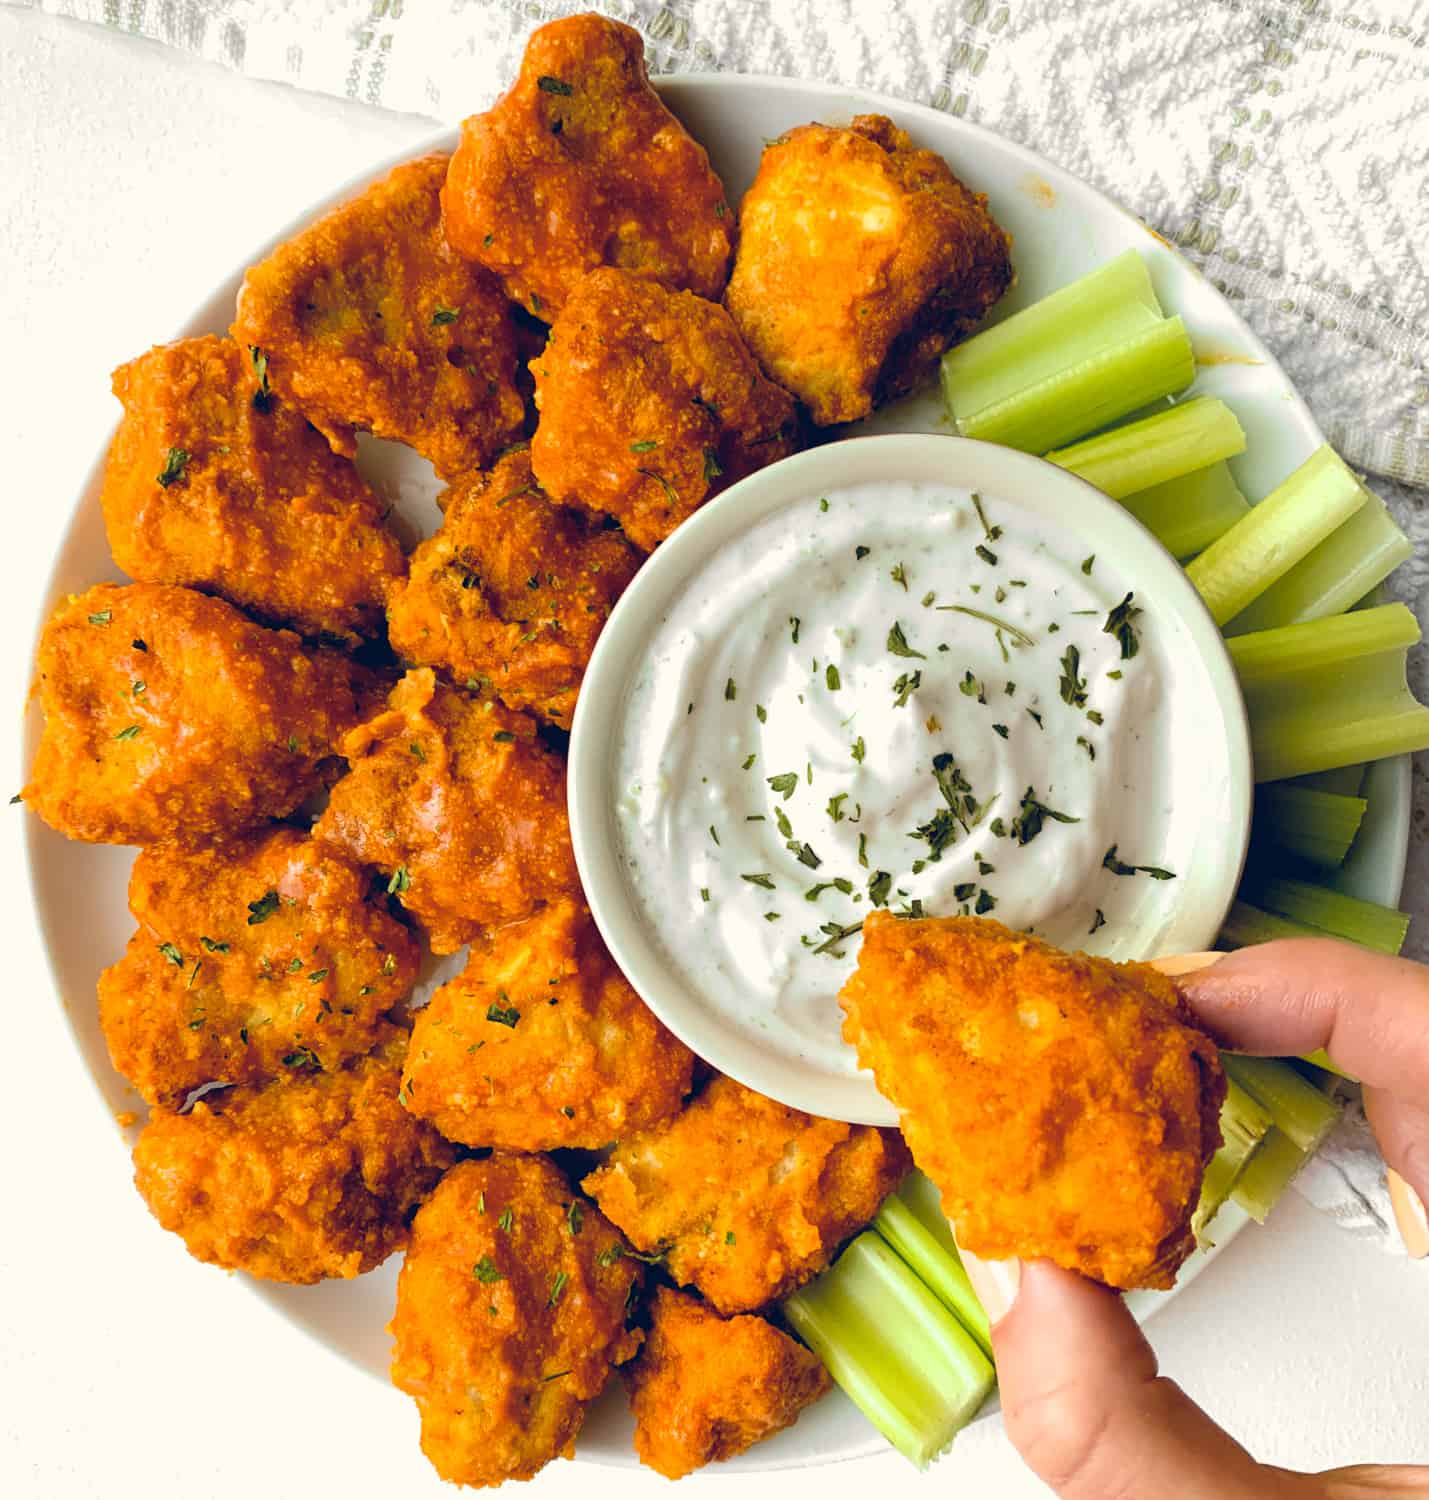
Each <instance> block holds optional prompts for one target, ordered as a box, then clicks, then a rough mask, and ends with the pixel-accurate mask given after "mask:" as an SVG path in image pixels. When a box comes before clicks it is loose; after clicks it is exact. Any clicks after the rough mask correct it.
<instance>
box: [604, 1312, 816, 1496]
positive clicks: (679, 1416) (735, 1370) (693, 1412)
mask: <svg viewBox="0 0 1429 1500" xmlns="http://www.w3.org/2000/svg"><path fill="white" fill-rule="evenodd" d="M653 1305H654V1315H653V1317H652V1319H651V1323H650V1332H649V1334H648V1335H647V1336H646V1339H645V1344H644V1347H643V1348H642V1349H641V1351H640V1354H639V1357H638V1358H637V1359H635V1360H634V1361H632V1363H630V1364H629V1365H627V1366H626V1367H625V1380H626V1385H627V1386H628V1388H629V1390H630V1409H631V1411H633V1412H634V1413H635V1451H636V1453H638V1454H639V1455H640V1462H641V1463H643V1464H645V1465H646V1466H647V1467H648V1468H651V1469H654V1470H655V1472H656V1473H657V1474H663V1475H664V1476H665V1478H666V1479H683V1478H684V1477H685V1475H686V1474H693V1473H694V1471H695V1470H696V1469H699V1468H703V1466H704V1465H705V1464H708V1463H717V1462H719V1461H720V1460H722V1459H726V1458H734V1457H735V1456H736V1455H737V1454H740V1453H743V1452H745V1451H746V1450H747V1449H749V1448H752V1447H753V1446H754V1445H755V1443H758V1442H762V1441H763V1440H764V1439H765V1438H767V1437H773V1436H774V1434H775V1433H776V1432H782V1431H783V1430H784V1429H785V1428H786V1427H792V1426H793V1425H794V1423H795V1422H797V1421H798V1420H799V1413H800V1412H802V1411H803V1410H804V1408H805V1407H806V1406H810V1405H812V1404H813V1403H814V1402H815V1401H817V1400H818V1399H819V1397H820V1396H822V1395H824V1394H825V1392H827V1391H828V1390H829V1389H830V1387H831V1386H832V1384H833V1382H832V1381H831V1380H830V1379H829V1373H828V1371H827V1370H825V1369H824V1367H823V1365H821V1364H820V1363H819V1361H818V1360H817V1359H816V1358H815V1357H814V1355H812V1354H810V1353H809V1351H808V1350H807V1349H806V1348H805V1347H804V1346H803V1345H802V1344H799V1343H796V1342H795V1341H794V1340H793V1339H791V1338H790V1337H789V1335H788V1334H786V1333H781V1332H780V1331H779V1330H778V1329H777V1328H775V1327H774V1326H773V1324H771V1323H766V1322H765V1321H764V1319H763V1318H756V1317H751V1316H748V1315H745V1316H741V1317H736V1318H722V1317H720V1315H719V1314H718V1313H717V1312H715V1311H713V1309H711V1308H709V1307H707V1306H706V1305H705V1304H704V1303H703V1302H700V1301H698V1300H697V1299H696V1298H694V1297H691V1296H689V1295H688V1293H685V1292H674V1291H671V1290H670V1289H669V1287H663V1286H662V1287H659V1288H657V1289H656V1292H655V1298H654V1304H653Z"/></svg>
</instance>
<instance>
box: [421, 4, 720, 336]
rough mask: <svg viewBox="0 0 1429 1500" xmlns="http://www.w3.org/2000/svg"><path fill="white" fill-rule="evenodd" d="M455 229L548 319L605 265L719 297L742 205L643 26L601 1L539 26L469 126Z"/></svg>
mask: <svg viewBox="0 0 1429 1500" xmlns="http://www.w3.org/2000/svg"><path fill="white" fill-rule="evenodd" d="M442 207H443V209H444V210H445V213H446V226H447V237H448V238H449V239H450V240H451V243H452V244H453V245H454V246H455V247H456V249H458V250H459V251H460V252H461V253H462V254H463V255H466V256H469V257H470V258H471V259H472V260H476V261H480V262H481V263H482V265H485V266H489V267H490V268H491V269H492V270H493V271H494V272H496V274H497V275H499V276H500V277H501V278H502V280H503V282H504V284H505V287H506V292H507V295H508V296H509V297H510V298H511V300H512V301H513V302H517V303H519V304H520V305H521V306H522V307H524V308H527V309H528V310H529V311H531V312H533V313H535V314H536V315H537V316H538V317H542V318H545V319H546V320H547V321H548V322H549V321H550V319H551V318H553V317H554V316H555V315H556V314H557V313H559V312H560V311H561V309H562V308H563V307H564V306H565V303H566V299H567V298H568V297H569V296H570V294H571V291H572V289H573V288H574V286H575V284H576V282H577V281H579V280H580V278H581V276H582V275H584V274H585V272H587V271H590V270H593V269H594V268H595V267H596V266H601V265H609V266H620V267H621V268H622V269H624V270H627V271H633V272H634V273H635V274H636V275H639V276H650V277H653V278H654V279H655V280H657V281H661V282H664V283H665V284H666V285H667V286H670V287H677V288H684V289H686V290H689V291H693V292H698V293H699V294H700V295H701V296H702V297H711V298H715V297H718V296H719V294H720V293H721V292H722V291H723V290H724V282H725V276H726V273H727V272H728V270H729V252H730V240H731V231H732V228H733V215H732V214H731V213H730V212H729V210H728V208H727V206H726V204H725V198H724V187H723V186H722V185H721V183H720V180H719V178H718V177H716V176H715V174H714V173H713V172H712V171H711V170H710V161H709V156H708V155H707V154H706V152H705V149H704V147H703V146H701V145H699V144H698V143H697V142H695V141H693V140H691V138H690V137H689V135H687V134H686V132H685V129H684V127H683V126H682V125H681V124H680V122H679V121H678V120H677V119H676V118H675V117H674V115H672V114H671V113H670V111H669V110H668V109H666V108H665V106H664V105H663V104H662V103H661V102H660V96H659V95H658V94H657V93H656V92H655V90H654V89H652V88H651V87H650V81H649V78H648V77H647V75H646V72H645V48H644V43H643V42H642V41H641V39H640V34H639V32H636V31H632V30H631V28H630V27H629V26H622V25H621V24H620V22H618V21H611V20H607V19H606V18H605V17H604V16H597V15H591V14H585V15H575V16H568V17H566V18H565V19H563V20H559V21H552V22H550V23H549V24H548V25H546V26H542V27H540V28H539V29H538V30H536V31H534V32H532V34H531V39H530V41H529V42H528V43H527V44H526V55H525V57H524V58H523V59H522V62H521V72H520V75H519V77H518V78H517V80H516V82H515V83H514V84H513V85H512V86H511V88H509V89H508V90H507V91H506V93H505V94H503V95H502V96H501V98H500V99H498V100H497V102H496V104H495V105H494V106H493V107H492V108H491V109H489V110H487V111H486V113H485V114H480V115H473V116H472V117H471V118H470V119H469V120H467V121H466V122H465V124H464V125H463V126H462V134H461V145H460V146H459V147H458V148H457V153H456V155H455V156H454V157H453V158H452V164H451V168H450V170H449V171H448V173H447V184H446V188H445V189H444V190H443V193H442Z"/></svg>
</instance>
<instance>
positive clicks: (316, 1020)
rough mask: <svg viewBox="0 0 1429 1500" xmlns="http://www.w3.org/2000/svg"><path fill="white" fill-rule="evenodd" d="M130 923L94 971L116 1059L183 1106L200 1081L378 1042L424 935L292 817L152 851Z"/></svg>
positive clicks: (143, 857)
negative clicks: (127, 934) (123, 946)
mask: <svg viewBox="0 0 1429 1500" xmlns="http://www.w3.org/2000/svg"><path fill="white" fill-rule="evenodd" d="M129 910H130V911H131V912H133V914H134V918H135V920H136V921H137V922H138V923H139V930H138V931H137V932H136V933H135V934H134V936H133V937H132V938H131V939H130V941H129V947H128V950H127V951H126V952H125V955H124V957H123V958H122V959H120V961H119V962H118V963H117V964H115V965H114V966H113V967H112V968H110V969H106V970H105V971H104V973H103V974H101V975H100V976H99V1020H100V1024H101V1025H102V1026H103V1028H104V1037H105V1040H106V1042H108V1044H109V1055H110V1057H111V1058H112V1059H113V1062H114V1066H115V1068H116V1069H117V1070H118V1071H119V1072H120V1073H122V1074H123V1075H124V1076H125V1077H126V1078H127V1079H128V1080H129V1082H130V1083H132V1084H133V1085H134V1087H135V1088H136V1089H138V1090H139V1092H140V1094H142V1095H143V1097H144V1099H145V1100H146V1101H147V1102H148V1103H150V1104H161V1105H164V1106H166V1107H167V1108H170V1109H177V1108H178V1107H179V1106H180V1105H182V1104H183V1102H184V1100H185V1098H187V1096H188V1095H189V1094H190V1093H191V1092H192V1091H193V1090H194V1089H196V1088H199V1087H201V1086H202V1085H204V1084H208V1083H243V1084H255V1083H266V1082H267V1081H269V1080H270V1079H273V1078H276V1077H280V1076H281V1075H283V1074H285V1073H288V1072H293V1071H299V1070H304V1069H310V1068H314V1067H317V1068H322V1069H325V1070H327V1071H328V1072H331V1071H333V1070H334V1069H335V1068H337V1067H339V1066H340V1065H341V1064H342V1063H344V1062H346V1061H347V1060H348V1059H349V1058H351V1057H355V1056H359V1055H361V1054H362V1053H364V1052H367V1051H368V1050H369V1049H370V1048H371V1047H373V1046H374V1045H375V1044H376V1043H377V1041H378V1040H379V1038H380V1037H381V1036H383V1035H384V1034H385V1033H387V1032H388V1031H389V1030H390V1027H389V1026H388V1024H387V1018H388V1016H389V1014H390V1013H391V1012H392V1011H393V1009H394V1008H395V1007H396V1006H398V1005H399V1004H400V1002H401V1001H402V1000H403V999H404V998H405V997H406V995H407V993H408V991H410V990H411V988H412V985H413V983H414V982H415V981H416V978H417V960H418V952H417V942H416V939H415V938H414V937H413V936H412V934H411V933H410V932H409V931H408V930H407V929H406V928H405V927H404V926H402V924H401V923H400V922H397V921H394V920H393V918H392V917H391V916H389V915H388V913H387V911H386V909H385V905H384V904H383V902H381V901H379V900H376V899H373V897H372V889H371V882H370V881H369V880H368V878H367V876H366V875H364V874H363V873H362V872H361V871H360V870H358V868H357V867H356V866H355V865H353V864H351V863H349V862H348V861H347V860H346V859H344V858H342V857H341V856H340V855H337V854H334V853H333V852H332V851H331V850H324V849H322V848H320V847H319V845H317V844H316V843H314V842H313V840H312V839H310V838H309V837H307V836H306V835H305V834H303V833H301V832H299V830H298V829H296V828H283V827H279V828H274V829H272V830H271V831H270V832H268V833H259V834H253V835H250V836H249V837H247V838H243V839H238V840H235V841H233V842H230V843H222V844H217V845H212V846H210V847H208V848H204V849H195V850H189V851H186V850H182V849H176V848H173V847H172V846H170V847H161V848H155V849H145V850H143V851H141V852H140V855H139V858H138V859H137V860H136V861H135V862H134V870H133V873H132V874H131V876H130V878H129Z"/></svg>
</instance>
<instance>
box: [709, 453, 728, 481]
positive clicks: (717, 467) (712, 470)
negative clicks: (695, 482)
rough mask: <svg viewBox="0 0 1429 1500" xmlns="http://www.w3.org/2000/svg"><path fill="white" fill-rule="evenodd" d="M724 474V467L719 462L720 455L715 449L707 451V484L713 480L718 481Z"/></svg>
mask: <svg viewBox="0 0 1429 1500" xmlns="http://www.w3.org/2000/svg"><path fill="white" fill-rule="evenodd" d="M723 473H724V465H723V464H721V463H720V461H719V455H718V454H717V453H716V452H715V451H714V449H713V448H706V449H705V483H706V484H708V483H709V482H710V480H712V479H718V478H719V476H720V475H721V474H723Z"/></svg>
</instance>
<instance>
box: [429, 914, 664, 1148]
mask: <svg viewBox="0 0 1429 1500" xmlns="http://www.w3.org/2000/svg"><path fill="white" fill-rule="evenodd" d="M693 1066H694V1055H693V1054H692V1053H691V1052H690V1050H689V1049H688V1048H687V1047H686V1046H684V1044H683V1043H681V1042H679V1041H677V1040H676V1039H675V1038H674V1037H673V1036H671V1034H670V1033H669V1032H668V1031H666V1030H665V1028H664V1026H662V1025H661V1024H660V1022H659V1021H658V1020H657V1019H656V1018H655V1015H654V1014H653V1012H651V1011H650V1010H649V1009H647V1007H646V1006H645V1003H644V1002H643V1001H642V1000H641V999H640V997H639V995H637V994H636V993H635V991H634V990H633V989H631V987H630V985H629V984H628V983H627V982H626V979H625V976H624V975H623V974H622V973H621V972H620V970H619V969H617V968H616V967H615V962H614V960H613V959H612V958H611V956H610V955H609V953H607V952H606V951H605V944H604V943H602V942H601V940H600V934H599V932H597V931H596V926H595V923H594V922H593V921H592V920H591V916H590V912H589V911H588V910H587V909H586V908H585V907H584V906H583V905H581V904H580V903H579V902H576V901H572V900H569V899H565V898H563V899H561V900H558V901H555V902H553V903H552V904H551V905H550V906H547V907H545V908H544V909H543V910H541V911H539V912H537V913H536V915H535V916H534V917H528V918H527V919H526V921H524V922H517V923H513V924H511V925H509V926H506V927H500V928H497V929H496V930H495V931H494V932H492V933H491V934H490V936H489V938H488V939H487V940H485V941H484V942H480V943H474V944H473V945H472V950H471V956H470V958H469V959H468V960H467V966H466V971H465V973H463V974H462V975H461V977H460V978H458V979H453V980H452V981H451V982H450V983H448V984H444V985H443V986H442V987H441V988H440V989H439V990H438V991H437V992H436V994H435V995H433V996H432V1000H431V1003H430V1004H429V1005H427V1006H425V1007H424V1008H423V1009H422V1010H421V1011H419V1012H418V1013H417V1019H416V1024H415V1027H414V1029H413V1032H412V1047H411V1051H410V1052H409V1053H408V1056H407V1070H406V1073H405V1074H404V1077H403V1082H404V1085H405V1088H406V1098H407V1107H408V1108H409V1109H411V1110H412V1111H413V1112H414V1113H416V1114H419V1115H421V1116H422V1117H423V1118H424V1119H427V1120H430V1121H431V1122H432V1123H433V1124H434V1125H435V1126H436V1127H437V1129H438V1130H440V1131H441V1133H442V1134H443V1135H444V1136H446V1137H447V1139H448V1140H453V1141H462V1142H464V1143H465V1144H466V1145H468V1146H509V1147H511V1148H512V1149H514V1150H517V1151H549V1150H552V1149H554V1148H555V1147H557V1146H581V1147H586V1148H589V1149H591V1150H594V1149H596V1148H598V1147H600V1146H604V1145H608V1144H609V1143H610V1142H611V1141H613V1140H615V1139H616V1138H617V1137H618V1136H621V1135H625V1134H628V1133H629V1132H630V1131H633V1130H644V1129H647V1128H648V1127H650V1126H652V1125H659V1124H661V1123H663V1122H664V1121H665V1120H669V1119H673V1118H674V1116H675V1115H677V1114H679V1112H680V1105H681V1103H682V1102H683V1100H684V1097H685V1095H686V1094H687V1093H689V1091H690V1077H691V1071H692V1069H693Z"/></svg>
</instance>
